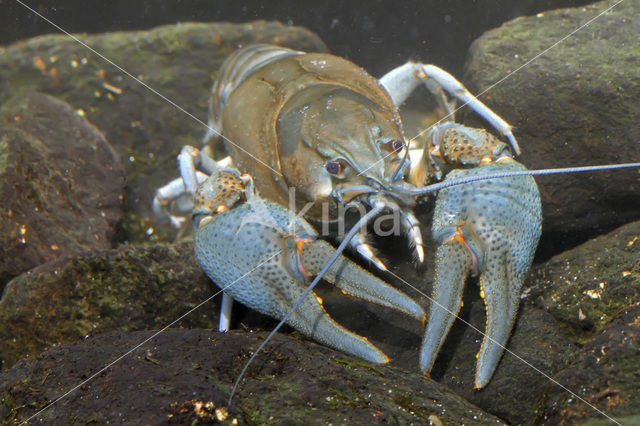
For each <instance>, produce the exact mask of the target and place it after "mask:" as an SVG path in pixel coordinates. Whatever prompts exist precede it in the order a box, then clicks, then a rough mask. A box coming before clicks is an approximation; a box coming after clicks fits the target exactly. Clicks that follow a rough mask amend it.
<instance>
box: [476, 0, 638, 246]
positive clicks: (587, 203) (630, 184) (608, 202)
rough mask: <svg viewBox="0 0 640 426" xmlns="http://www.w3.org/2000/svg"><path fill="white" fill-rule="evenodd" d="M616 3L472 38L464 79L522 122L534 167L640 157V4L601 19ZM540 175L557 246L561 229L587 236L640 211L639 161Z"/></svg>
mask: <svg viewBox="0 0 640 426" xmlns="http://www.w3.org/2000/svg"><path fill="white" fill-rule="evenodd" d="M613 4H614V2H613V1H604V2H599V3H596V4H593V5H589V6H585V7H582V8H575V9H563V10H556V11H549V12H544V13H541V14H539V15H538V16H532V17H525V18H518V19H515V20H513V21H510V22H508V23H506V24H504V25H502V26H501V27H499V28H497V29H495V30H492V31H488V32H486V33H485V34H484V35H482V36H481V37H480V38H479V39H478V40H476V41H475V42H474V43H473V45H472V47H471V50H470V53H469V57H468V61H467V64H466V70H465V78H464V80H465V84H466V85H467V86H468V88H469V89H470V90H471V91H472V92H473V93H481V92H482V95H481V96H480V98H481V99H482V100H483V101H485V102H486V103H487V105H488V106H490V107H491V108H493V109H494V110H495V111H496V112H497V113H498V114H500V115H501V116H502V117H503V118H505V119H506V120H507V121H508V122H509V123H511V124H512V125H514V126H515V127H516V129H515V135H516V137H517V138H518V140H519V141H520V143H521V148H522V152H523V154H522V156H521V157H520V160H521V161H522V162H523V163H524V164H525V165H527V166H528V167H530V168H548V167H566V166H582V165H592V164H605V163H625V162H638V161H640V124H639V121H638V117H639V116H640V68H638V62H639V61H640V45H639V44H638V42H637V40H638V34H640V20H638V19H637V17H638V15H639V14H640V3H639V2H637V1H624V2H620V4H619V5H617V6H616V7H614V8H613V9H612V10H611V11H609V12H608V13H606V14H604V15H602V16H600V17H598V18H597V19H595V18H596V16H598V15H599V14H601V13H602V12H604V11H605V10H606V9H607V8H608V7H610V6H612V5H613ZM591 19H594V20H593V22H591V23H590V24H589V25H588V26H586V27H585V28H583V29H581V30H579V31H578V32H576V33H575V34H573V35H571V36H570V37H569V38H567V39H566V40H564V41H562V42H561V43H559V44H558V45H557V46H554V47H553V48H551V49H550V50H548V51H546V52H545V53H544V54H542V55H541V56H540V57H537V58H536V59H535V60H533V58H534V57H536V55H539V54H540V53H542V52H543V50H545V49H547V48H549V47H551V46H552V45H553V44H554V43H556V42H557V41H559V40H560V39H562V38H564V37H565V36H567V35H568V34H569V33H570V32H572V31H573V30H575V29H577V28H578V27H579V26H581V25H583V24H585V23H586V22H587V21H589V20H591ZM529 60H533V61H532V62H531V63H528V61H529ZM525 64H526V65H525ZM516 70H517V72H514V73H513V74H510V73H511V72H513V71H516ZM508 74H510V75H509V76H508V78H506V79H504V80H502V79H503V78H504V77H505V76H507V75H508ZM498 82H499V83H498ZM494 84H496V85H495V86H494ZM485 90H488V91H487V92H486V93H485V92H484V91H485ZM536 180H537V181H538V183H539V185H540V189H541V195H542V206H543V217H544V225H543V230H544V232H545V235H544V236H543V239H545V238H546V239H553V241H554V243H555V244H556V248H557V246H558V245H559V244H558V243H560V244H561V243H562V238H563V234H565V235H566V233H572V234H573V233H575V232H579V231H586V234H585V236H583V237H580V238H581V239H582V241H584V240H585V239H586V237H587V236H588V235H592V236H593V235H597V234H599V233H602V232H605V231H608V230H611V229H613V228H614V227H615V226H619V225H622V224H624V223H626V222H628V221H630V220H633V219H637V218H638V217H640V185H638V170H637V169H634V170H626V171H614V172H607V173H603V172H598V173H589V174H584V173H580V174H572V175H562V176H550V177H540V178H536ZM580 238H578V240H579V239H580Z"/></svg>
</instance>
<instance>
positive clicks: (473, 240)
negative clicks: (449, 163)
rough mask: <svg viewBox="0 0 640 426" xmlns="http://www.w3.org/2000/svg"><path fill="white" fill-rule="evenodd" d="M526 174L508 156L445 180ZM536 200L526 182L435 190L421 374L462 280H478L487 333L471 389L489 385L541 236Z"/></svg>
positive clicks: (454, 307)
mask: <svg viewBox="0 0 640 426" xmlns="http://www.w3.org/2000/svg"><path fill="white" fill-rule="evenodd" d="M517 170H525V168H524V166H522V165H521V164H519V163H517V162H516V161H514V160H513V159H511V158H509V157H503V158H500V159H499V160H497V161H495V162H491V163H489V164H484V165H480V166H478V167H475V168H471V169H459V170H453V171H452V172H450V173H449V174H448V175H447V178H446V180H451V179H457V178H462V177H466V176H476V175H485V174H490V173H497V172H507V171H517ZM541 221H542V217H541V206H540V195H539V192H538V188H537V186H536V184H535V181H534V180H533V178H532V177H531V176H517V177H508V178H499V179H491V180H482V181H476V182H472V183H468V184H465V185H460V186H453V187H449V188H447V189H444V190H442V191H441V192H440V194H439V196H438V198H437V202H436V207H435V212H434V220H433V229H432V231H433V235H434V239H435V240H436V241H437V242H438V243H439V246H438V249H437V251H436V272H435V282H434V289H433V296H432V299H433V300H432V302H431V306H430V309H429V313H428V323H427V330H426V333H425V336H424V339H423V343H422V349H421V354H420V368H421V370H422V371H424V372H426V373H427V374H428V372H429V371H431V368H432V367H433V363H434V361H435V359H436V356H437V354H438V351H439V350H440V348H441V346H442V344H443V342H444V340H445V338H446V336H447V333H448V332H449V329H450V328H451V325H452V324H453V321H454V319H455V317H456V315H457V313H458V311H459V309H460V306H461V299H462V291H463V288H464V282H465V280H466V278H467V276H468V274H469V273H470V272H472V273H474V274H479V275H480V280H479V281H480V288H481V295H482V297H483V298H484V301H485V305H486V309H487V324H486V332H485V333H486V335H485V337H484V338H483V340H482V345H481V348H480V352H479V353H478V356H477V367H476V376H475V387H476V388H482V387H484V386H486V384H487V383H488V382H489V380H490V379H491V376H492V375H493V373H494V371H495V369H496V367H497V365H498V362H499V360H500V357H501V356H502V353H503V351H504V349H505V346H506V343H507V340H508V339H509V336H510V334H511V329H512V328H513V324H514V321H515V318H516V313H517V309H518V304H519V301H520V291H521V287H522V284H523V282H524V279H525V276H526V274H527V272H528V270H529V267H530V266H531V262H532V260H533V255H534V253H535V250H536V247H537V244H538V240H539V238H540V232H541Z"/></svg>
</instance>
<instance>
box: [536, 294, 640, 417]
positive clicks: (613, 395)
mask: <svg viewBox="0 0 640 426" xmlns="http://www.w3.org/2000/svg"><path fill="white" fill-rule="evenodd" d="M554 378H555V379H556V380H557V381H558V382H560V383H562V384H563V385H564V386H566V387H567V388H569V389H571V390H573V391H574V392H577V394H578V395H579V396H580V398H581V399H578V398H577V397H576V396H574V395H571V394H569V393H567V392H565V391H564V390H563V389H561V388H559V387H557V386H550V387H549V390H548V395H547V397H548V399H547V401H546V404H545V405H544V410H543V415H542V419H544V421H545V422H547V423H548V424H575V423H578V422H582V421H585V420H587V419H594V420H601V419H604V416H602V415H600V414H599V413H598V412H596V410H595V409H594V407H596V408H597V409H599V410H601V411H602V412H604V413H606V414H607V416H610V417H613V418H615V419H616V420H618V421H619V422H620V423H621V424H623V425H632V424H638V420H639V417H640V303H636V304H635V305H631V306H629V307H628V308H626V309H624V310H623V311H621V312H619V313H618V315H616V317H615V318H614V319H613V320H612V321H610V322H609V323H608V324H607V325H606V326H605V327H604V328H603V329H602V331H601V332H599V333H597V334H596V335H595V336H594V337H593V338H591V339H589V340H588V341H587V342H585V343H584V346H583V347H582V348H581V349H580V352H579V353H578V354H577V356H576V357H575V358H573V360H572V361H571V362H570V364H569V365H568V366H567V368H566V369H565V370H563V371H561V372H560V373H558V374H557V375H556V376H555V377H554Z"/></svg>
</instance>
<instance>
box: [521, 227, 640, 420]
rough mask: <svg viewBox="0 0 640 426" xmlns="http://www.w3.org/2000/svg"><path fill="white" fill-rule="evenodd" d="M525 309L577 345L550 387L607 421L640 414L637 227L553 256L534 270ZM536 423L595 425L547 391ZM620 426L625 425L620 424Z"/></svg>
mask: <svg viewBox="0 0 640 426" xmlns="http://www.w3.org/2000/svg"><path fill="white" fill-rule="evenodd" d="M529 282H530V285H531V287H530V288H529V289H527V291H526V293H525V297H524V299H525V302H524V303H526V304H527V305H535V306H537V307H540V308H542V309H545V310H547V311H548V312H549V313H551V314H552V315H553V316H554V317H555V318H556V319H557V320H559V321H561V322H562V323H563V324H564V325H565V326H566V327H567V330H568V331H569V333H570V335H572V336H573V340H574V341H575V342H576V343H577V344H578V349H577V350H576V351H575V352H574V353H573V355H572V357H571V358H569V363H568V364H567V365H566V367H565V368H564V369H562V371H560V372H559V373H558V374H556V375H554V376H553V377H554V379H556V380H557V381H559V382H560V383H562V384H563V385H565V386H566V387H567V388H569V389H571V390H572V391H574V392H577V394H578V395H579V396H580V397H581V398H583V399H584V400H585V401H586V402H588V403H589V404H593V405H594V406H596V407H597V408H598V409H600V410H602V411H604V412H605V413H607V414H608V415H610V416H615V417H616V418H618V417H623V418H629V423H625V422H624V421H623V424H635V423H633V417H632V416H634V415H635V416H636V420H635V421H637V416H638V414H640V398H639V397H638V396H639V395H640V222H633V223H630V224H628V225H625V226H622V227H621V228H619V229H616V230H615V231H613V232H611V233H609V234H607V235H603V236H601V237H598V238H595V239H593V240H591V241H588V242H587V243H585V244H583V245H581V246H578V247H576V248H575V249H572V250H569V251H567V252H565V253H562V254H560V255H557V256H555V257H553V258H552V259H550V260H549V261H548V262H546V263H545V264H542V265H539V266H537V267H535V268H534V269H533V271H532V272H531V274H530V281H529ZM545 393H546V395H547V396H546V401H544V402H543V403H542V404H540V407H542V408H541V409H540V412H539V413H540V415H541V416H542V417H541V418H542V419H544V420H545V421H546V422H549V424H557V423H558V422H565V424H573V423H576V422H577V421H579V420H585V419H589V418H592V419H594V420H595V419H600V418H602V416H600V415H599V414H598V413H597V412H596V411H595V410H593V408H591V407H589V406H588V405H587V404H586V403H585V402H584V401H581V400H579V399H578V398H576V397H575V396H573V395H570V394H569V393H567V392H565V391H563V390H562V389H560V388H559V387H557V386H552V385H551V384H549V386H548V389H547V390H546V392H545ZM625 421H626V420H625Z"/></svg>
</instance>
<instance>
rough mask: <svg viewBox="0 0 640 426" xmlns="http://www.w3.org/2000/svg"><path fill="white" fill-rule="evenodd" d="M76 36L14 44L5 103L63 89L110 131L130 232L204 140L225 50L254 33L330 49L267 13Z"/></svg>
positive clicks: (8, 54)
mask: <svg viewBox="0 0 640 426" xmlns="http://www.w3.org/2000/svg"><path fill="white" fill-rule="evenodd" d="M77 37H78V39H79V40H81V41H82V42H83V43H86V44H87V45H89V46H91V49H93V50H89V49H87V48H86V47H84V46H82V45H81V44H80V43H78V42H77V41H74V40H73V39H71V38H70V37H68V36H66V35H47V36H40V37H36V38H33V39H30V40H27V41H24V42H18V43H15V44H13V45H10V46H8V47H7V48H6V49H5V50H4V51H3V54H2V55H0V104H1V103H2V102H4V100H6V99H7V98H8V97H9V96H10V95H11V94H13V93H15V92H16V91H17V90H20V89H23V88H25V87H28V88H35V89H37V90H39V91H42V92H46V93H50V94H53V95H55V96H57V97H59V98H61V99H64V100H65V101H67V102H68V103H69V104H71V105H72V106H73V107H74V108H76V109H77V110H81V111H82V112H83V113H84V114H85V116H86V117H87V118H88V119H89V120H90V121H91V122H92V123H95V124H96V126H98V127H99V128H100V129H102V130H103V131H104V132H105V134H106V136H107V139H108V140H110V141H111V143H112V144H113V145H114V147H115V148H116V150H117V151H118V152H119V154H120V155H121V157H122V159H123V160H124V163H125V167H126V170H127V180H128V186H127V188H128V189H127V191H128V192H127V194H126V199H125V208H126V211H128V212H131V214H135V215H133V216H127V222H126V223H125V229H126V230H128V231H130V233H133V234H134V235H125V238H128V239H130V240H135V239H139V240H147V238H146V236H145V234H144V233H142V232H140V233H137V234H135V232H134V231H136V230H137V229H138V228H141V229H142V230H144V229H147V228H148V225H147V224H146V223H145V224H144V225H145V226H144V227H142V226H140V225H139V223H138V222H140V221H141V220H144V219H145V218H147V216H148V215H149V213H150V206H151V200H152V198H153V196H154V194H155V190H156V189H157V188H158V187H159V186H162V185H164V184H165V183H167V181H168V180H170V179H171V178H174V177H177V176H178V166H177V162H176V156H177V155H178V153H179V152H180V148H181V147H182V146H183V145H185V144H187V143H188V144H195V145H199V144H200V140H201V139H202V137H203V136H204V134H205V133H206V128H205V124H206V121H207V116H208V100H209V93H210V90H211V86H212V84H213V81H214V79H215V77H216V72H217V70H218V68H219V66H220V64H221V63H222V61H223V60H224V59H225V58H226V56H227V55H228V54H229V53H231V52H232V51H233V50H235V49H236V48H238V47H239V46H242V45H247V44H251V43H273V44H281V45H283V46H289V47H294V48H297V49H303V50H310V51H324V50H326V47H325V46H324V43H322V41H321V40H320V39H319V38H318V37H316V36H315V35H313V34H312V33H311V32H309V31H308V30H306V29H302V28H299V27H293V26H286V25H282V24H280V23H276V22H264V21H258V22H253V23H248V24H230V23H213V24H204V23H203V24H179V25H167V26H163V27H158V28H155V29H152V30H149V31H137V32H113V33H107V34H100V35H91V36H86V35H79V36H77ZM98 54H100V55H101V56H102V57H100V56H98ZM103 57H104V58H107V60H108V61H111V62H112V63H110V62H107V60H105V59H104V58H103ZM114 64H116V65H117V67H116V66H115V65H114ZM128 73H130V74H131V75H128ZM133 77H136V78H138V79H140V80H141V81H142V82H143V83H140V82H138V81H135V80H134V78H133ZM143 84H144V85H146V87H145V86H143ZM154 91H156V92H154ZM182 108H184V110H181V109H182ZM136 215H138V216H141V217H138V216H136Z"/></svg>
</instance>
